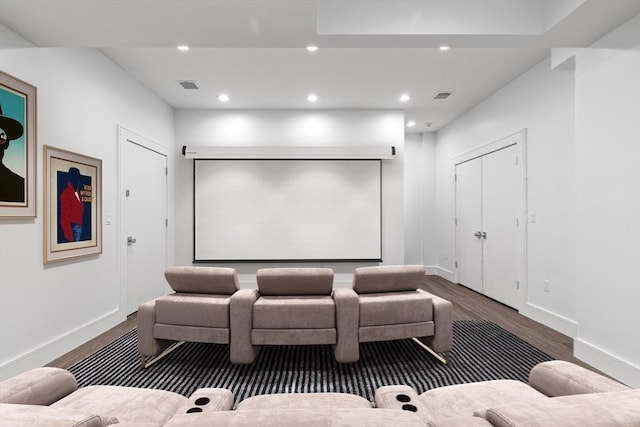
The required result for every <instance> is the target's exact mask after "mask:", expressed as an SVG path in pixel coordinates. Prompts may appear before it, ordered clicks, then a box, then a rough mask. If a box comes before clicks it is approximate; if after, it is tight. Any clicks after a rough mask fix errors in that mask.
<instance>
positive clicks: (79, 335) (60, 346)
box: [0, 310, 126, 380]
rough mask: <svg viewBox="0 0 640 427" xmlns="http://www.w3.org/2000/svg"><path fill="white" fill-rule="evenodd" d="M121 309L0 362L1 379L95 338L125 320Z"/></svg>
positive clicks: (49, 360) (48, 360)
mask: <svg viewBox="0 0 640 427" xmlns="http://www.w3.org/2000/svg"><path fill="white" fill-rule="evenodd" d="M125 318H126V317H125V316H124V315H123V314H121V312H120V310H113V311H111V312H109V313H106V314H105V315H104V316H102V317H100V318H98V319H95V320H93V321H91V322H89V323H87V324H85V325H82V326H80V327H78V328H76V329H74V330H72V331H70V332H68V333H66V334H64V335H61V336H59V337H57V338H54V339H52V340H51V341H49V342H46V343H43V344H42V345H40V346H38V347H36V348H34V349H33V350H30V351H28V352H26V353H24V354H22V355H20V356H18V357H16V358H14V359H11V360H9V361H7V362H4V363H2V364H0V380H2V379H6V378H9V377H12V376H14V375H17V374H20V373H22V372H24V371H26V370H29V369H33V368H37V367H40V366H43V365H46V364H47V363H49V362H51V361H52V360H55V359H56V358H58V357H60V356H62V355H63V354H65V353H67V352H69V351H71V350H73V349H74V348H76V347H78V346H80V345H82V344H84V343H86V342H87V341H89V340H91V339H93V338H95V337H96V336H98V335H100V334H101V333H103V332H105V331H107V330H109V329H111V328H113V327H114V326H116V325H118V324H119V323H121V322H123V321H124V320H125Z"/></svg>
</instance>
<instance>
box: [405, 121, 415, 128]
mask: <svg viewBox="0 0 640 427" xmlns="http://www.w3.org/2000/svg"><path fill="white" fill-rule="evenodd" d="M415 125H416V122H414V121H413V120H410V121H408V122H407V127H409V128H412V127H414V126H415Z"/></svg>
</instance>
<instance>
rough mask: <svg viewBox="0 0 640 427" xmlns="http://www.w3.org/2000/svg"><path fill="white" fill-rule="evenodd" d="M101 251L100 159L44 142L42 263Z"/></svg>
mask: <svg viewBox="0 0 640 427" xmlns="http://www.w3.org/2000/svg"><path fill="white" fill-rule="evenodd" d="M100 253H102V160H100V159H95V158H93V157H88V156H84V155H82V154H77V153H73V152H71V151H66V150H61V149H59V148H54V147H50V146H46V145H45V146H44V263H45V264H48V263H51V262H56V261H63V260H67V259H70V258H77V257H84V256H90V255H96V254H100Z"/></svg>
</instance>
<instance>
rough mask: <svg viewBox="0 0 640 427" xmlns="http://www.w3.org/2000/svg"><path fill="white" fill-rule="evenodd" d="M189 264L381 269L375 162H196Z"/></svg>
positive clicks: (378, 173) (378, 171) (378, 165)
mask: <svg viewBox="0 0 640 427" xmlns="http://www.w3.org/2000/svg"><path fill="white" fill-rule="evenodd" d="M193 167H194V262H265V261H381V254H382V238H381V229H382V212H381V210H382V203H381V183H382V171H381V161H380V160H194V166H193Z"/></svg>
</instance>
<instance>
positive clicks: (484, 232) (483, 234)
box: [482, 231, 487, 240]
mask: <svg viewBox="0 0 640 427" xmlns="http://www.w3.org/2000/svg"><path fill="white" fill-rule="evenodd" d="M482 238H483V239H485V240H487V232H486V231H483V232H482Z"/></svg>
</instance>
